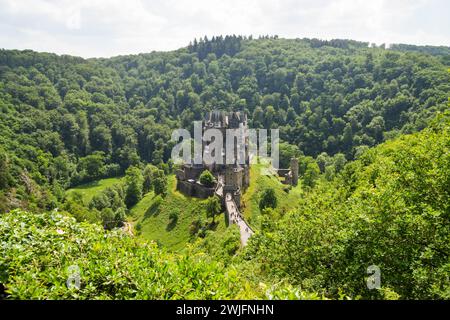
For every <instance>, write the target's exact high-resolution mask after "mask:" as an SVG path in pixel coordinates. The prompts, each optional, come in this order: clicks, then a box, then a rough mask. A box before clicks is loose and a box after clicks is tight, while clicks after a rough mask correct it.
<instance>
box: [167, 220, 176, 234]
mask: <svg viewBox="0 0 450 320" xmlns="http://www.w3.org/2000/svg"><path fill="white" fill-rule="evenodd" d="M177 222H178V218H172V219H170V220H169V223H168V224H167V226H166V231H172V229H173V228H175V226H176V225H177Z"/></svg>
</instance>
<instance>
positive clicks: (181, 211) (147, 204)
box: [130, 176, 225, 251]
mask: <svg viewBox="0 0 450 320" xmlns="http://www.w3.org/2000/svg"><path fill="white" fill-rule="evenodd" d="M175 187H176V179H175V176H170V177H169V183H168V193H167V196H165V197H164V198H161V197H160V196H158V195H155V193H154V192H149V193H148V194H146V195H145V196H144V197H143V199H142V200H141V201H140V202H139V203H137V204H136V205H135V206H134V207H133V208H132V209H131V210H130V220H131V221H132V223H133V226H134V228H135V230H136V231H137V235H138V236H140V237H142V238H143V239H147V240H154V241H156V242H157V243H158V244H159V245H160V246H162V247H164V248H167V249H169V250H175V251H179V250H182V249H184V248H185V247H186V245H187V244H188V243H189V242H191V241H192V240H195V239H196V238H197V235H196V234H195V232H194V231H192V226H193V224H194V223H195V222H196V221H200V222H204V221H206V220H207V218H206V213H205V209H204V204H202V202H201V200H200V199H196V198H190V197H186V196H184V195H183V194H181V193H180V192H178V191H176V190H175ZM173 213H175V214H176V216H177V218H176V219H174V218H171V214H173ZM216 220H217V225H215V226H214V230H215V231H217V232H219V233H220V232H223V230H224V229H225V219H224V216H223V215H220V217H218V218H217V219H216Z"/></svg>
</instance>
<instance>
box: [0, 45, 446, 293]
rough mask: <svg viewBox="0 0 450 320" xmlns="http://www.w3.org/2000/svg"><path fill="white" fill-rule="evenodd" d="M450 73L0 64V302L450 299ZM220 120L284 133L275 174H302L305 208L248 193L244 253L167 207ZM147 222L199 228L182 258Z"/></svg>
mask: <svg viewBox="0 0 450 320" xmlns="http://www.w3.org/2000/svg"><path fill="white" fill-rule="evenodd" d="M449 57H450V48H448V47H430V46H423V47H422V46H411V45H401V44H398V45H392V46H391V47H390V48H389V49H386V48H384V46H379V47H377V46H374V45H369V43H364V42H357V41H352V40H331V41H322V40H317V39H290V40H289V39H279V38H278V37H268V36H267V37H260V38H258V39H253V38H251V37H241V36H226V37H221V36H220V37H213V38H212V39H207V38H204V39H200V40H194V41H193V42H191V43H190V44H189V45H188V46H187V47H185V48H181V49H179V50H176V51H171V52H152V53H147V54H140V55H130V56H118V57H113V58H109V59H82V58H78V57H72V56H57V55H55V54H50V53H37V52H33V51H17V50H0V231H1V232H0V248H2V255H1V257H0V298H1V297H12V298H172V299H177V298H208V299H210V298H283V299H284V298H311V299H312V298H343V297H348V298H384V299H390V298H403V299H405V298H406V299H409V298H441V299H446V298H449V297H450V283H449V275H450V260H449V254H450V252H449V234H450V233H449V231H450V230H449V229H448V228H449V224H448V223H449V220H448V218H449V215H450V211H449V210H450V207H449V206H450V198H449V196H450V194H449V191H450V181H449V177H450V157H449V154H450V153H449V147H450V136H449V132H450V121H449V117H450V116H449V114H448V111H446V110H447V109H448V108H449V93H450V72H449V70H450V58H449ZM212 109H223V110H230V111H231V110H236V111H244V112H246V113H247V114H248V115H249V122H250V123H249V124H250V126H251V127H254V128H279V129H280V138H281V140H282V143H281V146H280V155H281V165H282V166H284V167H286V166H287V164H288V160H289V159H290V158H291V157H298V158H299V160H300V176H301V183H300V186H299V187H298V188H295V190H294V189H292V190H289V189H287V188H284V187H283V186H282V185H281V183H279V182H278V181H275V180H273V179H272V180H271V179H270V178H268V177H255V176H253V178H255V179H258V186H257V188H255V186H251V187H250V188H249V190H248V194H247V195H244V200H245V201H247V203H246V204H247V206H246V209H245V210H244V211H245V214H246V215H247V218H249V217H250V219H249V221H250V224H251V225H252V226H253V227H254V228H255V230H256V234H255V235H254V236H253V237H252V238H251V239H250V243H249V245H248V246H247V247H245V248H239V240H238V239H239V235H238V234H237V233H236V230H234V229H233V228H228V229H226V228H224V227H223V225H221V224H220V223H219V222H217V221H216V220H220V219H219V218H217V217H215V216H216V215H217V214H216V213H212V214H211V212H212V211H211V210H209V209H208V208H210V207H212V206H213V203H212V200H210V199H209V200H208V201H209V202H208V201H206V202H205V203H203V202H198V203H197V202H194V201H190V200H189V199H184V198H181V197H179V196H178V195H177V194H176V193H175V191H174V190H172V188H173V183H172V180H171V179H172V178H173V169H174V164H173V163H172V162H171V160H170V154H171V149H172V147H173V144H174V143H173V142H171V141H170V137H171V133H172V130H173V129H175V128H180V127H181V128H187V129H192V125H193V124H192V122H193V121H194V120H201V119H202V118H203V116H204V114H205V113H206V112H207V111H210V110H212ZM105 178H110V179H107V180H100V179H105ZM99 181H107V182H108V183H106V182H104V183H105V187H104V188H99V187H98V190H96V192H95V193H94V192H93V191H92V189H89V188H88V187H87V186H90V185H93V186H95V185H98V184H99ZM102 183H103V182H102ZM68 190H69V191H68ZM79 190H91V191H88V192H91V194H89V193H88V194H82V193H81V192H80V191H79ZM97 191H98V192H97ZM286 192H287V193H288V196H287V198H286V199H289V201H286V200H285V199H284V198H285V197H284V195H283V193H286ZM258 201H259V204H258V203H257V202H258ZM267 203H269V205H267ZM147 206H149V208H147ZM183 209H184V210H187V211H189V212H188V213H186V212H183ZM151 210H155V212H156V211H157V212H162V214H160V215H161V216H162V217H164V218H166V217H167V218H168V219H169V221H170V222H169V225H172V227H174V226H176V225H177V223H178V224H181V225H183V226H188V227H186V228H189V234H188V235H186V234H183V235H180V237H181V238H182V239H188V238H189V239H188V240H183V241H186V243H185V245H183V247H185V249H184V250H177V252H171V251H170V250H168V249H170V248H164V245H163V244H158V245H155V244H154V243H151V242H149V241H148V240H152V239H151V238H152V235H155V234H158V235H161V237H168V236H169V235H170V233H169V232H170V228H168V229H167V230H166V231H164V232H159V231H158V230H153V229H154V228H153V229H151V228H152V227H151V226H149V223H148V222H147V221H151V223H153V224H154V225H155V226H158V224H157V223H156V222H157V220H156V219H158V217H157V215H153V216H151V213H152V212H150V211H151ZM141 211H143V212H144V211H145V213H141ZM210 211H211V212H210ZM214 211H215V210H214ZM197 213H199V214H197ZM186 214H188V215H187V216H186ZM183 215H184V216H183ZM72 218H75V219H72ZM152 219H154V220H152ZM188 219H193V221H188ZM127 221H134V222H136V224H135V225H134V228H135V229H136V230H135V231H136V235H135V236H129V235H126V234H123V232H121V231H120V230H117V227H122V226H124V223H126V222H127ZM155 221H156V222H155ZM146 223H147V224H146ZM101 227H103V229H107V230H105V231H103V230H101V229H102V228H101ZM141 228H143V229H142V230H141ZM58 230H59V231H61V232H57V231H58ZM110 230H111V231H110ZM149 230H150V231H151V232H150V231H149ZM174 230H175V231H176V232H178V229H176V228H175V229H174ZM141 232H142V233H145V232H147V234H146V237H144V238H146V239H142V238H141V237H140V233H141ZM149 232H150V233H149ZM149 234H150V236H149ZM155 240H156V239H155ZM176 246H177V248H178V247H180V246H181V245H180V242H178V243H177V244H176ZM74 263H76V264H78V265H79V266H80V267H81V268H82V270H84V271H85V275H84V279H85V280H84V286H83V288H82V289H81V290H80V291H78V292H72V291H67V288H66V287H65V277H66V268H67V267H68V266H70V265H72V264H74ZM100 265H102V266H104V267H103V269H101V268H100V269H101V270H97V269H98V268H99V266H100ZM143 265H145V266H146V267H142V266H143ZM369 265H378V266H379V267H380V268H381V270H382V272H383V273H382V275H383V278H382V279H383V280H382V281H383V287H382V289H380V290H372V291H371V290H368V289H367V287H366V286H365V278H364V277H365V276H367V273H366V268H367V267H368V266H369ZM238 270H239V271H238ZM149 273H151V274H153V276H152V277H150V278H149V277H148V274H149ZM169 274H170V276H168V275H169ZM165 275H167V276H165ZM186 279H189V281H188V280H186ZM191 281H193V282H191Z"/></svg>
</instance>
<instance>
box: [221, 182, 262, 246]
mask: <svg viewBox="0 0 450 320" xmlns="http://www.w3.org/2000/svg"><path fill="white" fill-rule="evenodd" d="M223 185H224V182H223V176H219V179H218V182H217V187H216V191H215V193H216V195H217V196H219V197H220V198H222V199H224V202H225V209H226V212H227V214H228V221H229V222H230V223H235V224H237V225H238V227H239V232H240V234H241V244H242V246H246V245H247V241H248V239H249V238H250V237H251V236H252V235H253V233H254V232H253V230H252V229H251V228H250V226H249V225H248V223H247V222H246V221H245V220H244V217H243V216H242V214H241V212H240V211H239V209H238V207H237V205H236V202H235V201H234V199H233V196H232V194H231V193H229V192H227V193H226V194H224V190H223Z"/></svg>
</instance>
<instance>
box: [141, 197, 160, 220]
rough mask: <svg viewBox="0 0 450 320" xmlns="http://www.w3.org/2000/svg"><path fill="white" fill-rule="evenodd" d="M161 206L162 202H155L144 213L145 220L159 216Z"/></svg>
mask: <svg viewBox="0 0 450 320" xmlns="http://www.w3.org/2000/svg"><path fill="white" fill-rule="evenodd" d="M160 206H161V201H155V202H153V203H152V204H151V205H150V207H148V208H147V210H146V211H145V213H144V219H143V220H146V219H148V218H150V217H152V216H155V217H156V216H158V214H159V212H160V210H159V207H160Z"/></svg>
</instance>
